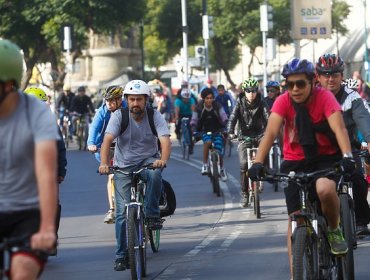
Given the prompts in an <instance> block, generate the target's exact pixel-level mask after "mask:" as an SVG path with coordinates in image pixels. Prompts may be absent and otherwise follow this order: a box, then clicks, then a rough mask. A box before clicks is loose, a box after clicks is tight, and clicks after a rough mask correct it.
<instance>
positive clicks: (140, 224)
mask: <svg viewBox="0 0 370 280" xmlns="http://www.w3.org/2000/svg"><path fill="white" fill-rule="evenodd" d="M127 211H128V216H127V249H128V255H129V263H130V270H131V278H132V279H135V280H136V279H137V280H140V279H142V277H145V276H146V246H145V242H144V219H143V215H142V213H141V214H140V217H138V208H137V207H129V208H128V209H127Z"/></svg>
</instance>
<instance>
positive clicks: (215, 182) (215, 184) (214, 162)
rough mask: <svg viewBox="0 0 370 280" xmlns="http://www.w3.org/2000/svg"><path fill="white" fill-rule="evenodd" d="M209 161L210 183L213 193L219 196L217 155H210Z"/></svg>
mask: <svg viewBox="0 0 370 280" xmlns="http://www.w3.org/2000/svg"><path fill="white" fill-rule="evenodd" d="M211 161H212V170H213V172H212V177H213V178H212V183H213V192H214V193H215V194H216V195H217V196H220V195H221V193H220V178H219V177H220V174H219V172H218V158H217V154H216V153H215V152H214V153H212V155H211Z"/></svg>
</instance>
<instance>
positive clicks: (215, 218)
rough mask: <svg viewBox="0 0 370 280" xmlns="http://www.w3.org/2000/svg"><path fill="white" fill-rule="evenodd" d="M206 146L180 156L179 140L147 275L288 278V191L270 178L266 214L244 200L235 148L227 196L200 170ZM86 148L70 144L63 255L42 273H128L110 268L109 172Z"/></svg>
mask: <svg viewBox="0 0 370 280" xmlns="http://www.w3.org/2000/svg"><path fill="white" fill-rule="evenodd" d="M200 155H201V146H196V148H195V155H194V156H192V157H191V159H190V161H183V160H182V158H181V157H180V150H179V147H176V145H174V147H173V153H172V156H171V160H170V161H169V163H168V166H167V168H166V169H165V170H164V173H163V176H164V178H165V179H167V180H168V181H170V182H171V184H172V186H173V188H174V190H175V192H176V196H177V209H176V212H175V214H174V215H173V216H171V217H167V219H166V221H165V223H164V229H163V230H162V231H161V245H160V251H159V252H158V253H156V254H154V253H152V252H151V249H150V248H148V250H147V257H148V276H147V278H146V279H158V280H159V279H161V280H164V279H182V280H185V279H186V280H190V279H229V280H231V279H235V280H238V279H266V280H267V279H276V280H281V279H289V268H288V258H287V250H286V229H287V213H286V208H285V200H284V196H283V192H282V191H281V190H279V191H278V192H274V191H273V189H272V187H271V186H269V185H265V187H264V191H263V193H262V195H261V196H262V201H261V211H262V219H260V220H257V219H256V218H255V216H254V215H253V210H252V209H250V208H247V209H241V208H240V207H239V182H238V181H239V169H238V158H237V155H236V150H235V149H234V150H233V153H232V156H231V157H230V158H229V157H226V158H225V166H226V169H227V171H228V174H229V179H228V181H227V182H226V183H222V184H221V188H222V191H223V195H222V197H216V196H215V195H214V194H213V193H212V189H211V184H210V181H209V179H208V177H206V176H201V174H200V167H201V161H200ZM96 170H97V162H96V161H95V158H94V156H93V155H91V154H89V153H88V152H81V151H76V150H70V151H68V175H67V178H66V181H65V182H64V183H63V184H62V185H61V186H60V194H61V202H62V221H61V226H60V231H59V237H60V238H59V249H58V256H57V257H51V258H50V260H49V263H48V265H47V267H46V269H45V271H44V274H43V276H42V277H41V279H44V280H49V279H50V280H61V279H71V280H72V279H131V278H130V273H129V271H124V272H116V271H114V270H113V262H114V250H115V238H114V226H113V225H107V224H104V223H103V218H104V214H105V212H106V211H107V209H108V204H107V199H106V187H105V184H106V177H105V176H100V175H98V174H97V173H96ZM369 241H370V239H363V240H360V241H359V244H358V249H357V250H356V251H355V262H356V279H359V280H365V279H370V276H369V268H368V267H369V259H370V250H369V247H370V242H369Z"/></svg>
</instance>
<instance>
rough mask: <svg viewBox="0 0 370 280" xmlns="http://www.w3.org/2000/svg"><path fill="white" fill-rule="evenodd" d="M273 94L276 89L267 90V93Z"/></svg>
mask: <svg viewBox="0 0 370 280" xmlns="http://www.w3.org/2000/svg"><path fill="white" fill-rule="evenodd" d="M275 92H276V89H274V88H269V89H267V93H275Z"/></svg>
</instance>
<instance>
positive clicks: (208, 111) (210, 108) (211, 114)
mask: <svg viewBox="0 0 370 280" xmlns="http://www.w3.org/2000/svg"><path fill="white" fill-rule="evenodd" d="M201 97H202V102H200V103H199V104H198V106H197V108H196V110H195V112H193V116H192V119H191V122H190V123H191V126H192V127H195V131H197V132H202V140H203V143H204V144H203V165H202V170H201V172H202V175H207V174H208V173H209V170H208V154H209V149H210V147H211V144H213V146H214V148H215V149H216V150H217V152H218V154H219V156H220V177H221V180H222V181H226V180H227V174H226V171H225V168H224V164H223V163H224V162H223V157H222V155H223V150H224V148H225V145H224V137H223V135H222V133H223V131H224V130H225V126H226V123H227V115H226V113H225V111H224V109H223V108H222V106H221V105H220V104H219V103H217V102H216V101H215V99H214V94H213V91H212V89H210V88H205V89H203V90H202V92H201ZM207 132H211V133H212V134H211V135H210V134H207Z"/></svg>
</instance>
